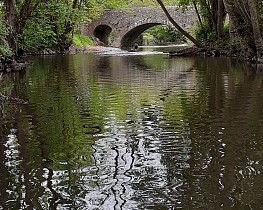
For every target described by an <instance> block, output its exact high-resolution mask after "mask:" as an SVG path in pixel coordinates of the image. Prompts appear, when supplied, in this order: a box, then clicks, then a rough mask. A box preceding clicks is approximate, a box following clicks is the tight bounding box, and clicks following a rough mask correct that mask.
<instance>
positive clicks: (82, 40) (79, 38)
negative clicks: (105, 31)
mask: <svg viewBox="0 0 263 210" xmlns="http://www.w3.org/2000/svg"><path fill="white" fill-rule="evenodd" d="M73 45H74V46H77V47H87V46H94V43H93V41H92V40H91V38H90V37H88V36H84V35H80V34H75V35H74V36H73Z"/></svg>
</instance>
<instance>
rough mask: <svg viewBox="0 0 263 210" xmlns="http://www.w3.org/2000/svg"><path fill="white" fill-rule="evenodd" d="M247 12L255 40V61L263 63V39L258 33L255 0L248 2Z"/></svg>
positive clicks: (259, 32)
mask: <svg viewBox="0 0 263 210" xmlns="http://www.w3.org/2000/svg"><path fill="white" fill-rule="evenodd" d="M248 5H249V12H250V17H251V24H252V27H253V35H254V39H255V46H256V50H257V60H258V61H259V62H263V38H262V34H261V31H260V25H259V16H258V10H257V8H259V7H258V5H257V4H256V2H255V0H248Z"/></svg>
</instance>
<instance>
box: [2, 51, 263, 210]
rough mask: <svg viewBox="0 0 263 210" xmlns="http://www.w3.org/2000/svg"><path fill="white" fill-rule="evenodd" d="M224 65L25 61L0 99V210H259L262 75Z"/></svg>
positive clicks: (211, 61)
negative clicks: (5, 98)
mask: <svg viewBox="0 0 263 210" xmlns="http://www.w3.org/2000/svg"><path fill="white" fill-rule="evenodd" d="M250 68H251V67H247V66H246V64H244V63H237V62H235V61H231V60H230V59H225V58H184V59H183V58H180V59H168V58H167V57H166V56H165V55H149V56H141V55H129V56H123V55H120V56H113V55H110V56H109V55H94V54H90V55H84V54H83V55H74V56H56V57H54V56H51V57H39V58H35V62H34V65H33V66H32V67H30V68H29V69H28V70H27V71H26V72H25V73H22V74H14V75H10V76H5V77H4V78H3V80H2V82H1V84H0V85H1V88H2V90H3V91H6V93H10V94H12V95H13V96H16V97H20V98H24V99H26V100H27V101H28V102H29V103H28V104H23V105H16V104H1V105H0V106H1V111H0V137H1V138H0V139H1V144H0V151H1V153H0V169H1V171H0V173H1V176H0V193H1V196H0V209H26V208H32V209H33V208H35V209H220V208H222V207H223V209H246V208H250V209H261V207H262V200H263V199H262V197H263V194H262V187H261V182H262V178H263V177H262V170H263V167H262V161H263V155H262V154H263V153H262V146H261V141H262V132H263V131H262V129H261V128H262V126H263V121H262V117H261V115H262V107H263V104H262V102H263V100H262V92H263V86H262V84H263V83H262V74H261V73H260V72H255V71H252V69H250Z"/></svg>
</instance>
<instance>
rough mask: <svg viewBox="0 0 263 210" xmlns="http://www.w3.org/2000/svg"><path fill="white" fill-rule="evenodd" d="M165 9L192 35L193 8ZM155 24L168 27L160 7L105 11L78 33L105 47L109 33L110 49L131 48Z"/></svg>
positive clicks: (193, 28) (194, 25)
mask: <svg viewBox="0 0 263 210" xmlns="http://www.w3.org/2000/svg"><path fill="white" fill-rule="evenodd" d="M167 10H168V11H169V13H170V14H171V16H172V17H173V18H174V20H175V21H176V22H177V23H178V24H179V25H180V26H181V27H182V28H183V29H185V30H186V31H188V32H190V33H193V31H194V30H195V28H196V20H197V18H196V14H195V11H194V8H192V7H188V8H186V9H185V10H183V9H182V8H180V7H176V6H171V7H167ZM156 25H168V26H172V25H171V23H170V22H169V20H168V18H167V17H166V16H165V14H164V12H163V11H162V9H161V8H160V7H136V8H128V9H114V10H105V11H104V13H103V15H102V16H101V17H100V18H99V19H97V20H95V21H92V22H91V23H89V24H86V25H85V24H84V25H82V26H81V33H82V34H84V35H88V36H90V37H92V38H94V39H97V40H99V41H100V42H102V43H104V45H109V44H110V42H109V37H110V33H111V32H113V34H114V40H113V42H112V43H111V45H112V46H113V47H120V48H126V47H130V46H133V44H134V41H135V39H136V38H137V37H138V36H139V35H140V34H141V33H143V32H144V31H145V30H147V29H149V28H151V27H153V26H156Z"/></svg>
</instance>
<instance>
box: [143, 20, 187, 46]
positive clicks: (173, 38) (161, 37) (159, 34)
mask: <svg viewBox="0 0 263 210" xmlns="http://www.w3.org/2000/svg"><path fill="white" fill-rule="evenodd" d="M143 39H144V40H149V41H150V42H151V41H152V42H153V43H154V44H162V43H168V42H172V43H177V44H178V43H181V42H185V41H186V40H185V38H184V37H183V35H182V34H181V33H179V32H178V31H177V30H176V29H175V28H171V27H169V26H165V25H160V26H156V27H153V28H151V29H148V30H147V31H146V32H144V33H143Z"/></svg>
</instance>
